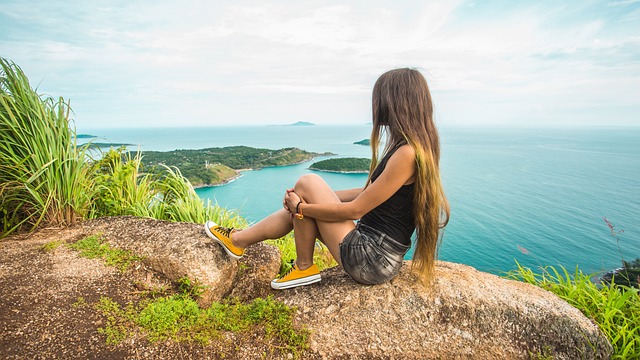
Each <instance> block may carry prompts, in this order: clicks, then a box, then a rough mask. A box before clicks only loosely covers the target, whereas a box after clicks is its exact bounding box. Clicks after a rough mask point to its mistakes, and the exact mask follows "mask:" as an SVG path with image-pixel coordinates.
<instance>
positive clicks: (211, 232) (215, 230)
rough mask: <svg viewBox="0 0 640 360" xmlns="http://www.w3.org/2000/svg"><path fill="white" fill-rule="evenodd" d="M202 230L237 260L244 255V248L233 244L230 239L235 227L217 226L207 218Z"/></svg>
mask: <svg viewBox="0 0 640 360" xmlns="http://www.w3.org/2000/svg"><path fill="white" fill-rule="evenodd" d="M204 231H205V232H206V233H207V235H208V236H209V237H210V238H212V239H213V240H215V241H216V242H217V243H218V244H220V245H221V246H222V248H223V249H224V250H225V251H226V252H227V254H229V256H230V257H232V258H234V259H236V260H237V259H240V258H241V257H242V255H244V249H242V248H239V247H237V246H235V245H233V241H232V240H231V234H232V233H234V232H235V231H236V229H234V228H227V227H223V226H218V225H217V224H216V223H214V222H213V221H211V220H208V221H207V222H206V223H205V224H204Z"/></svg>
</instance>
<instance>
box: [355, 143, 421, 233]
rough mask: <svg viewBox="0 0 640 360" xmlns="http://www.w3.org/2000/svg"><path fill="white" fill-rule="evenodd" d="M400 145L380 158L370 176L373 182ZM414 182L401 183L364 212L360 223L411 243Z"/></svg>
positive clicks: (413, 222)
mask: <svg viewBox="0 0 640 360" xmlns="http://www.w3.org/2000/svg"><path fill="white" fill-rule="evenodd" d="M399 147H400V146H396V147H395V148H394V149H393V150H391V151H389V153H388V154H387V155H385V156H384V158H382V160H381V161H380V163H379V164H378V166H377V167H376V169H375V170H374V171H373V175H372V176H371V182H372V183H373V182H374V181H376V179H377V178H378V177H379V176H380V174H382V172H383V171H384V168H385V167H386V166H387V162H388V161H389V158H390V157H391V155H393V154H394V153H395V152H396V150H398V148H399ZM414 185H415V183H412V184H409V185H403V186H402V187H401V188H400V189H398V191H396V192H395V193H394V194H393V195H391V197H390V198H389V199H387V201H385V202H383V203H382V204H380V205H378V207H376V208H374V209H373V210H371V211H369V212H368V213H367V214H365V215H364V216H363V217H362V219H360V223H362V224H363V225H367V226H370V227H372V228H374V229H376V230H379V231H382V232H383V233H385V234H387V235H389V236H390V237H391V238H393V239H394V240H396V241H398V242H400V243H402V244H405V245H411V234H413V231H414V230H415V228H416V224H415V221H414V219H413V188H414Z"/></svg>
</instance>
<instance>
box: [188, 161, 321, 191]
mask: <svg viewBox="0 0 640 360" xmlns="http://www.w3.org/2000/svg"><path fill="white" fill-rule="evenodd" d="M331 155H333V154H331ZM320 156H327V153H324V154H317V156H314V157H311V158H309V159H306V160H301V161H297V162H293V163H290V164H286V165H274V166H264V167H258V168H243V169H237V170H235V169H234V170H235V171H236V175H234V176H233V177H230V178H227V179H224V180H222V181H221V182H219V183H215V184H203V185H198V186H193V188H194V189H203V188H210V187H216V186H224V185H227V184H229V183H231V182H234V181H236V180H237V179H239V178H240V177H242V173H243V172H245V171H258V170H261V169H266V168H278V167H285V166H294V165H300V164H303V163H305V162H308V161H313V160H314V159H316V158H317V157H320ZM311 170H313V169H311Z"/></svg>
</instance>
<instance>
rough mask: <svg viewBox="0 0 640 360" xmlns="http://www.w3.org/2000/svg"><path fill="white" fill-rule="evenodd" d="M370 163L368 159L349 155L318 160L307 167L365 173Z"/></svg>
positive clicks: (319, 169) (329, 170)
mask: <svg viewBox="0 0 640 360" xmlns="http://www.w3.org/2000/svg"><path fill="white" fill-rule="evenodd" d="M370 165H371V160H370V159H365V158H353V157H349V158H337V159H327V160H322V161H318V162H315V163H313V164H311V166H309V169H311V170H318V171H328V172H340V173H367V172H369V166H370Z"/></svg>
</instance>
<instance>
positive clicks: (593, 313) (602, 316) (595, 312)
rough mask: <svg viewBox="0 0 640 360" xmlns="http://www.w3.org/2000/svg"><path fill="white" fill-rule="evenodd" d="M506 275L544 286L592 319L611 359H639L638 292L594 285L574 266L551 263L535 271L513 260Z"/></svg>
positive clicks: (632, 289) (639, 317) (639, 306)
mask: <svg viewBox="0 0 640 360" xmlns="http://www.w3.org/2000/svg"><path fill="white" fill-rule="evenodd" d="M517 266H518V268H517V269H516V270H514V271H511V272H509V273H507V277H508V278H511V279H515V280H520V281H524V282H527V283H530V284H533V285H536V286H539V287H541V288H543V289H547V290H549V291H551V292H553V293H554V294H556V295H558V296H559V297H560V298H562V299H564V300H565V301H567V302H568V303H569V304H571V305H572V306H574V307H575V308H577V309H579V310H580V311H582V313H583V314H584V315H585V316H587V317H589V318H591V319H592V320H593V321H595V322H596V323H597V324H598V326H599V327H600V329H601V330H602V331H603V333H604V334H605V335H606V336H607V338H608V339H609V341H610V342H611V344H612V345H613V350H614V354H613V356H612V358H613V359H640V294H639V290H638V289H636V288H632V287H631V288H630V287H626V286H622V285H617V284H615V283H612V284H606V285H602V286H598V285H596V284H594V283H593V282H592V281H591V276H590V275H587V274H584V273H582V271H580V270H579V269H578V268H576V271H575V272H574V273H573V274H570V273H569V272H568V271H567V270H566V269H565V268H561V270H560V271H558V270H557V269H556V268H554V267H552V266H547V267H544V268H542V269H541V270H540V272H539V273H536V272H534V271H533V270H531V269H530V268H527V267H523V266H521V265H520V264H517Z"/></svg>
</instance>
